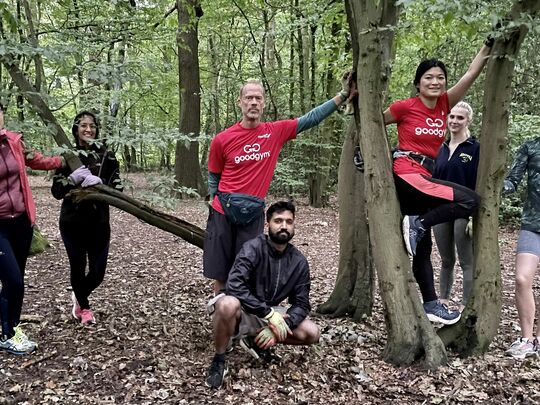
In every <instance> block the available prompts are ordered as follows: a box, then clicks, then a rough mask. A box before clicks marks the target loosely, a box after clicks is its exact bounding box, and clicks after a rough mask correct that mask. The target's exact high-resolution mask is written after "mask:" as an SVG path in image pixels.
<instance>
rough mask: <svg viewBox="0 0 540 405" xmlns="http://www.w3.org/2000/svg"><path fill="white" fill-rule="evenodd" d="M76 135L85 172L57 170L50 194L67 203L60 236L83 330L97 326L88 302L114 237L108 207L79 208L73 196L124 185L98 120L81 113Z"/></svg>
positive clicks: (86, 203)
mask: <svg viewBox="0 0 540 405" xmlns="http://www.w3.org/2000/svg"><path fill="white" fill-rule="evenodd" d="M71 132H72V134H73V137H74V138H75V145H76V148H77V151H78V152H79V153H78V155H79V158H80V160H81V162H82V163H83V165H85V166H83V167H81V168H79V169H77V170H75V171H74V172H73V173H71V174H70V171H69V169H65V170H64V169H61V170H57V171H56V175H55V178H54V182H53V185H52V188H51V192H52V194H53V196H54V197H55V198H56V199H58V200H60V199H63V201H62V208H61V210H60V234H61V235H62V240H63V241H64V245H65V247H66V252H67V255H68V258H69V265H70V270H71V286H72V287H73V294H72V301H73V310H72V314H73V317H74V318H75V319H77V320H78V321H80V322H81V323H82V324H88V323H95V322H96V320H95V317H94V313H93V312H92V310H91V309H90V303H89V301H88V297H89V295H90V294H91V293H92V291H94V290H95V289H96V288H97V287H98V286H99V285H100V284H101V282H102V281H103V278H104V276H105V268H106V266H107V257H108V254H109V242H110V236H111V227H110V223H109V205H108V204H105V203H102V202H98V201H83V202H80V203H75V202H74V201H73V199H72V197H71V195H69V194H68V193H69V192H70V191H71V190H72V189H74V188H76V187H77V186H78V185H79V184H80V185H82V187H89V186H93V185H96V184H106V185H108V186H110V187H114V188H117V189H119V188H121V184H120V177H119V164H118V161H117V160H116V158H115V156H114V153H112V152H111V151H108V150H107V149H106V148H105V145H104V144H103V143H100V142H98V141H97V140H98V137H99V126H98V121H97V119H96V116H95V115H94V114H93V113H91V112H88V111H82V112H80V113H79V114H77V116H76V117H75V119H74V120H73V127H72V128H71ZM87 262H88V273H86V264H87Z"/></svg>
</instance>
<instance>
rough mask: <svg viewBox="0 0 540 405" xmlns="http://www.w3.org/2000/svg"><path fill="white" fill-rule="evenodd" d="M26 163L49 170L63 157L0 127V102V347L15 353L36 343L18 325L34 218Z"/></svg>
mask: <svg viewBox="0 0 540 405" xmlns="http://www.w3.org/2000/svg"><path fill="white" fill-rule="evenodd" d="M26 166H28V167H31V168H32V169H36V170H52V169H57V168H60V167H62V166H64V160H63V159H62V158H61V157H45V156H43V155H41V154H40V153H38V152H36V151H31V150H28V149H27V148H26V147H25V145H24V143H23V141H22V136H21V134H17V133H15V132H11V131H8V130H7V129H5V128H4V106H3V105H2V104H0V282H1V284H2V290H1V291H0V318H1V320H2V334H1V336H0V350H4V351H7V352H9V353H13V354H19V355H20V354H26V353H30V352H32V351H34V350H35V349H36V347H37V344H36V343H35V342H32V341H31V340H30V339H28V337H27V336H26V335H25V334H24V332H23V331H22V330H21V328H20V326H19V322H20V318H21V310H22V304H23V297H24V269H25V266H26V259H27V257H28V252H29V250H30V244H31V242H32V234H33V226H34V221H35V219H36V207H35V204H34V200H33V199H32V192H31V190H30V184H29V182H28V177H27V175H26Z"/></svg>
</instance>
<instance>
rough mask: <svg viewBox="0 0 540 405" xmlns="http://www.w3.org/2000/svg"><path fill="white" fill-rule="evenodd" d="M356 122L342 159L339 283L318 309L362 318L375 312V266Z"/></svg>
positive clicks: (322, 312) (340, 164)
mask: <svg viewBox="0 0 540 405" xmlns="http://www.w3.org/2000/svg"><path fill="white" fill-rule="evenodd" d="M357 139H358V138H357V132H356V125H355V123H354V122H351V124H350V125H349V128H348V130H347V134H346V135H345V141H344V144H343V149H342V153H341V159H340V163H339V178H338V197H339V267H338V275H337V279H336V284H335V286H334V290H333V291H332V294H331V295H330V297H329V298H328V300H327V301H326V302H325V303H323V304H322V305H320V306H319V307H318V308H317V312H319V313H321V314H325V315H329V316H331V317H338V316H350V317H351V318H352V319H353V320H355V321H361V320H362V319H364V317H366V316H371V311H372V307H373V287H374V269H373V262H372V260H371V255H370V250H369V229H368V223H367V219H366V216H365V209H366V207H365V200H364V198H363V195H364V176H363V175H362V173H360V172H359V171H358V170H357V169H356V167H355V166H354V164H353V162H352V156H353V152H354V148H355V146H356V145H357Z"/></svg>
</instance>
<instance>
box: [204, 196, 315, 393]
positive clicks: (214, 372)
mask: <svg viewBox="0 0 540 405" xmlns="http://www.w3.org/2000/svg"><path fill="white" fill-rule="evenodd" d="M294 220H295V206H294V204H292V203H290V202H286V201H280V202H277V203H275V204H272V205H271V206H270V207H269V208H268V210H267V211H266V221H267V222H268V235H264V234H261V235H259V236H257V237H256V238H254V239H251V240H249V241H247V242H246V243H245V244H244V245H243V247H242V249H241V250H240V252H239V253H238V255H237V256H236V259H235V261H234V264H233V266H232V269H231V271H230V273H229V278H228V280H227V284H226V292H225V294H220V295H219V296H217V297H216V299H215V300H213V301H214V313H213V325H214V344H215V348H216V354H215V356H214V359H213V360H212V364H211V366H210V368H209V370H208V376H207V378H206V384H207V385H208V386H209V387H212V388H219V387H221V384H222V383H223V377H224V376H225V375H226V374H227V363H226V361H225V351H226V349H227V346H228V344H229V342H230V340H231V339H232V338H233V337H235V338H239V339H240V345H241V346H242V347H243V348H244V349H245V350H247V351H248V352H250V353H251V354H252V355H253V356H254V357H264V356H265V353H266V352H267V351H268V349H270V348H271V347H272V346H275V345H276V344H277V343H282V344H289V345H310V344H313V343H317V342H318V341H319V337H320V330H319V327H318V326H317V325H315V323H313V322H312V321H310V320H308V319H306V317H307V316H308V314H309V311H310V309H311V306H310V304H309V288H310V276H309V265H308V262H307V260H306V258H305V256H304V255H303V254H302V253H300V252H299V251H298V249H296V248H295V247H294V246H293V245H292V244H290V243H289V241H290V240H291V239H292V237H293V236H294ZM286 298H287V299H288V302H289V304H290V307H289V308H288V309H286V310H285V308H283V307H279V306H278V305H279V304H280V303H281V302H282V301H283V300H284V299H286Z"/></svg>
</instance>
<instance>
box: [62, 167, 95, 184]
mask: <svg viewBox="0 0 540 405" xmlns="http://www.w3.org/2000/svg"><path fill="white" fill-rule="evenodd" d="M91 174H92V173H90V170H89V169H88V168H87V167H86V166H81V167H79V168H77V169H75V170H74V171H73V172H72V173H71V174H70V175H69V176H68V180H69V182H70V183H71V184H73V185H74V186H78V185H79V184H81V183H82V182H83V180H84V179H85V178H86V177H87V176H90V175H91Z"/></svg>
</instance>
